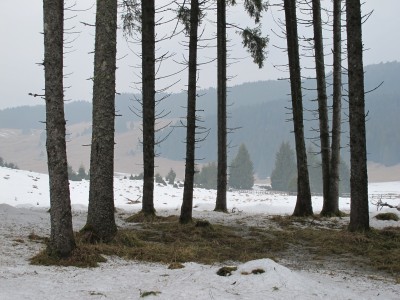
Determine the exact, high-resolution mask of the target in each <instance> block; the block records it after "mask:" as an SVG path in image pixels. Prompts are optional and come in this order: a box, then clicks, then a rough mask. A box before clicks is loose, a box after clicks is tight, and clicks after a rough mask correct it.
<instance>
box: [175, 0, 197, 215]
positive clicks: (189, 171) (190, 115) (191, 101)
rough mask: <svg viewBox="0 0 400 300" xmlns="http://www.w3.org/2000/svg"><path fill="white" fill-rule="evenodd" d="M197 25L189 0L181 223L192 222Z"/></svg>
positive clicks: (192, 2)
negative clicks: (184, 154)
mask: <svg viewBox="0 0 400 300" xmlns="http://www.w3.org/2000/svg"><path fill="white" fill-rule="evenodd" d="M198 25H199V1H198V0H191V8H190V40H189V72H188V73H189V74H188V111H187V128H186V166H185V184H184V189H183V203H182V208H181V216H180V219H179V220H180V222H181V223H189V222H191V221H192V207H193V179H194V172H195V169H194V167H195V146H196V84H197V80H196V77H197V40H198V37H197V31H198Z"/></svg>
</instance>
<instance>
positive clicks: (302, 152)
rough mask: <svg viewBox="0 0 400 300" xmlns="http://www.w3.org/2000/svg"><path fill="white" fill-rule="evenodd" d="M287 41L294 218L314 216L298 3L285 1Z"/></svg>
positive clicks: (290, 0)
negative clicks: (293, 151) (294, 168)
mask: <svg viewBox="0 0 400 300" xmlns="http://www.w3.org/2000/svg"><path fill="white" fill-rule="evenodd" d="M284 10H285V19H286V40H287V49H288V59H289V69H290V87H291V94H292V95H291V96H292V106H293V108H292V111H293V127H294V137H295V144H296V159H297V201H296V207H295V209H294V212H293V215H294V216H310V215H313V209H312V203H311V191H310V180H309V175H308V168H307V150H306V145H305V141H304V125H303V103H302V101H303V100H302V93H301V73H300V58H299V44H298V35H297V17H296V1H295V0H284Z"/></svg>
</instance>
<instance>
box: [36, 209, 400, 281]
mask: <svg viewBox="0 0 400 300" xmlns="http://www.w3.org/2000/svg"><path fill="white" fill-rule="evenodd" d="M269 219H270V221H271V224H272V225H270V226H264V227H253V226H247V225H244V224H242V223H240V224H239V223H238V224H237V225H229V226H228V225H217V224H210V223H208V222H207V221H195V222H193V223H191V224H186V225H180V224H179V223H178V217H177V216H170V217H156V218H154V219H152V220H145V219H144V218H143V217H142V216H140V215H135V216H133V217H132V218H131V219H130V221H134V222H135V223H134V224H132V226H131V227H132V228H131V229H120V230H119V232H118V234H117V236H116V237H115V239H114V240H113V241H112V242H111V243H108V244H105V243H97V244H88V243H85V242H84V236H83V234H82V233H76V239H77V243H78V247H77V249H76V250H75V251H74V253H73V255H72V257H70V258H68V259H61V260H60V259H56V258H52V257H49V256H48V255H47V252H46V250H44V251H42V252H41V253H39V254H38V255H36V256H35V257H33V258H32V260H31V262H32V263H33V264H44V265H63V266H69V265H73V266H78V267H95V266H97V263H98V262H104V261H105V260H106V259H105V258H104V256H103V255H105V256H111V255H116V256H119V257H122V258H124V259H134V260H139V261H148V262H159V263H165V264H169V265H171V266H175V265H180V263H184V262H199V263H204V264H213V263H232V262H245V261H249V260H254V259H259V258H271V259H274V260H276V261H279V260H281V259H287V258H291V259H292V260H293V261H297V260H300V261H303V262H304V261H307V262H308V263H310V264H314V266H315V267H323V265H324V264H325V263H328V262H330V263H332V262H341V263H342V264H343V263H344V265H345V266H346V268H353V267H357V268H358V269H360V270H367V269H368V270H373V272H377V273H379V272H384V273H385V274H389V275H391V276H393V277H394V279H395V280H396V281H397V282H400V251H399V249H400V228H399V227H388V228H385V229H382V230H376V229H372V230H371V231H369V232H365V233H350V232H349V231H347V230H346V228H345V227H344V226H343V225H341V223H340V222H338V221H337V219H321V218H293V217H289V216H274V217H269ZM35 238H36V240H37V237H35ZM299 266H300V267H301V265H299ZM325 268H327V266H325Z"/></svg>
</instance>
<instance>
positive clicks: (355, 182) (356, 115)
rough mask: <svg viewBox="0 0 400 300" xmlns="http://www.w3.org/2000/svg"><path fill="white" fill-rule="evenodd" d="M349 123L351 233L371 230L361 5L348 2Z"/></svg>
mask: <svg viewBox="0 0 400 300" xmlns="http://www.w3.org/2000/svg"><path fill="white" fill-rule="evenodd" d="M346 23H347V56H348V57H347V58H348V59H347V60H348V74H349V75H348V76H349V121H350V164H351V175H350V188H351V192H350V197H351V204H350V224H349V230H350V231H365V230H369V210H368V173H367V147H366V133H365V95H364V67H363V45H362V29H361V27H362V23H361V4H360V1H359V0H346Z"/></svg>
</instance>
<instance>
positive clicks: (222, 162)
mask: <svg viewBox="0 0 400 300" xmlns="http://www.w3.org/2000/svg"><path fill="white" fill-rule="evenodd" d="M217 73H218V75H217V76H218V80H217V97H218V100H217V102H218V179H217V180H218V181H217V201H216V205H215V210H216V211H223V212H226V211H227V210H228V209H227V205H226V189H227V165H228V164H227V152H226V146H227V143H226V135H227V129H226V80H227V78H226V1H217Z"/></svg>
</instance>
